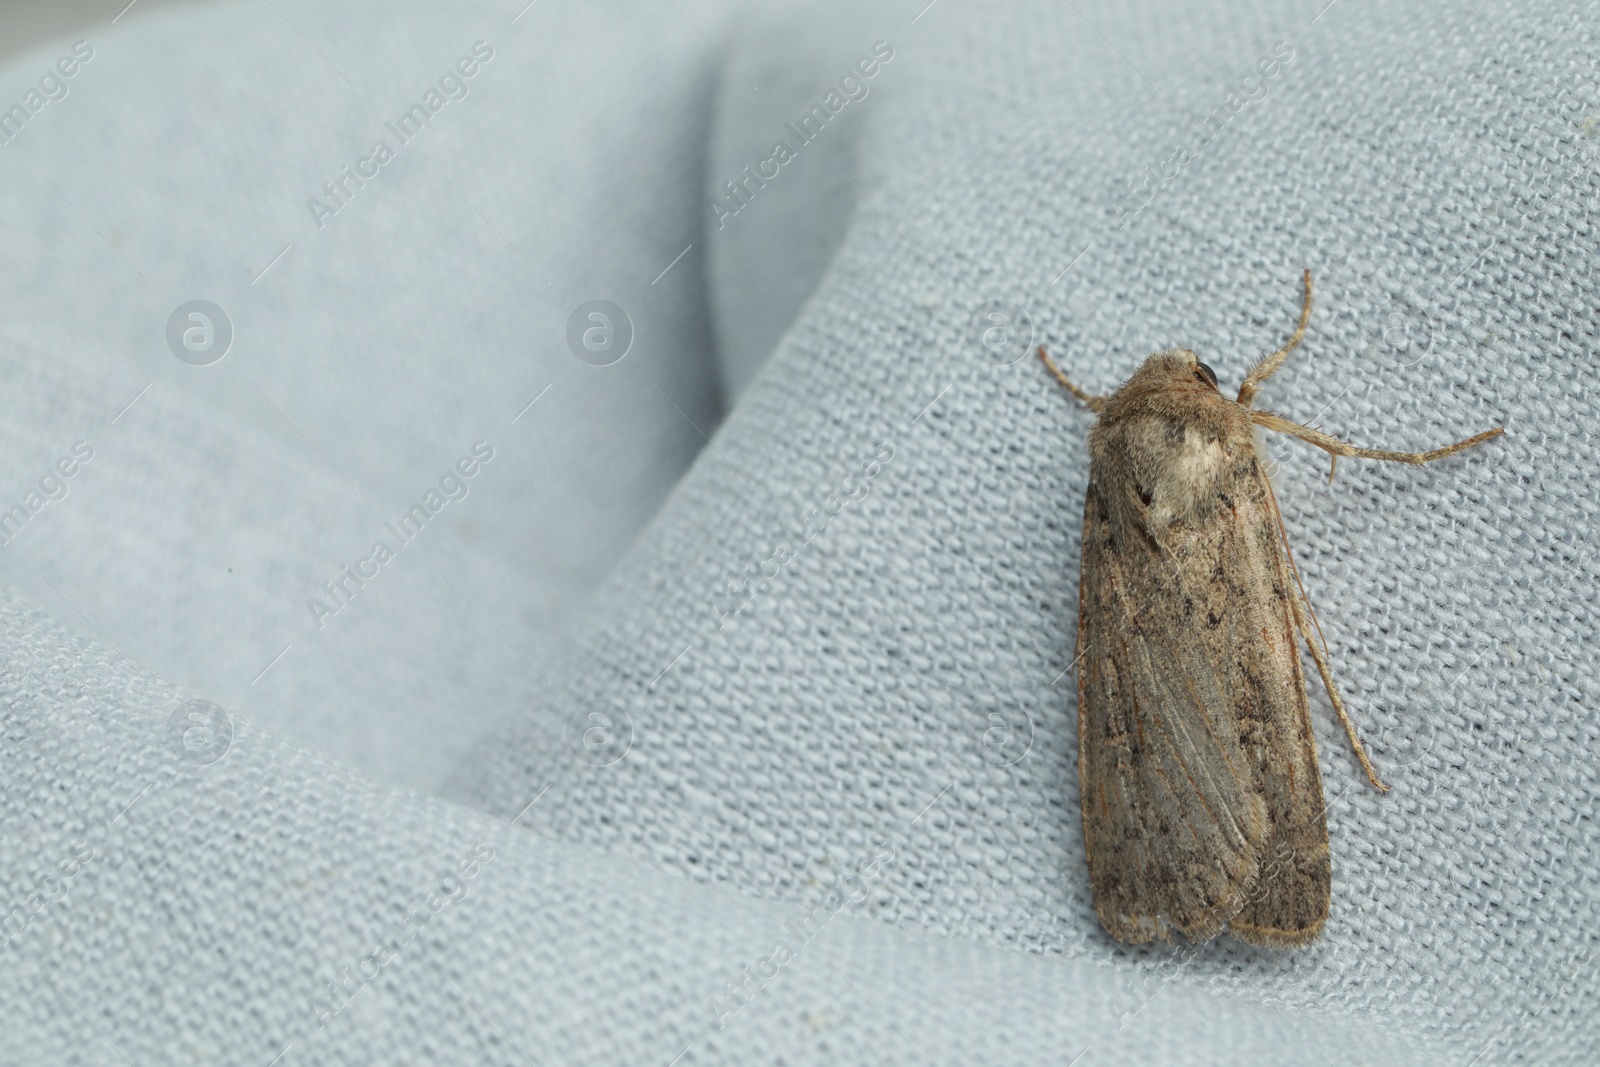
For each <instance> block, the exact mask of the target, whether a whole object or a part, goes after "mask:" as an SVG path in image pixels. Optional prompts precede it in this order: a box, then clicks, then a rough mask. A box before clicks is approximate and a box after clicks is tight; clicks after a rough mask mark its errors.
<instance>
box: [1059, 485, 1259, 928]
mask: <svg viewBox="0 0 1600 1067" xmlns="http://www.w3.org/2000/svg"><path fill="white" fill-rule="evenodd" d="M1090 483H1091V484H1090V488H1089V493H1088V496H1087V499H1086V500H1085V502H1084V523H1083V564H1082V567H1083V571H1082V578H1081V584H1080V589H1081V592H1080V601H1081V602H1080V614H1079V631H1080V641H1081V642H1082V648H1081V649H1080V651H1081V652H1082V654H1083V659H1082V663H1081V664H1080V666H1079V674H1078V776H1079V781H1078V789H1079V799H1080V804H1081V806H1082V809H1083V830H1084V844H1085V848H1086V851H1087V853H1088V860H1089V883H1090V887H1091V889H1092V890H1093V893H1094V905H1095V912H1096V914H1098V915H1099V917H1100V922H1101V924H1102V925H1103V926H1104V927H1105V928H1106V929H1107V930H1108V931H1109V932H1110V933H1111V934H1112V936H1114V937H1116V938H1117V939H1118V940H1121V941H1126V942H1130V943H1135V944H1137V943H1141V942H1145V941H1150V940H1152V939H1155V938H1162V939H1166V938H1167V937H1168V931H1169V928H1176V929H1177V930H1178V931H1180V932H1181V933H1182V934H1183V935H1184V936H1185V937H1188V938H1189V939H1191V940H1195V941H1200V940H1205V939H1206V938H1209V937H1211V936H1212V935H1213V934H1215V933H1217V932H1218V931H1219V930H1220V929H1221V928H1222V927H1223V925H1224V924H1225V923H1227V921H1228V920H1229V919H1231V918H1232V917H1233V916H1234V915H1235V914H1237V913H1238V912H1239V910H1240V909H1241V908H1242V907H1243V906H1244V904H1245V900H1246V897H1247V895H1248V893H1249V892H1250V891H1251V889H1252V887H1253V885H1254V883H1255V881H1256V876H1257V870H1258V863H1259V859H1260V857H1261V856H1262V854H1263V852H1264V850H1265V848H1266V843H1267V840H1268V838H1269V836H1270V832H1271V827H1270V825H1269V822H1268V808H1267V804H1266V802H1265V800H1264V798H1263V796H1262V792H1261V788H1260V784H1259V777H1258V774H1257V773H1256V772H1255V770H1254V769H1253V767H1252V763H1253V762H1254V759H1253V754H1249V753H1247V752H1246V750H1245V748H1244V746H1242V745H1241V743H1240V729H1239V723H1238V720H1237V718H1236V716H1235V713H1234V702H1233V700H1232V698H1231V695H1230V693H1229V689H1228V686H1229V680H1228V677H1227V672H1226V671H1225V670H1223V669H1219V664H1217V663H1216V662H1214V658H1213V654H1212V652H1211V647H1212V646H1211V644H1210V642H1208V641H1205V640H1202V639H1200V635H1199V633H1197V631H1198V630H1200V629H1202V628H1204V626H1205V625H1206V607H1207V606H1206V604H1205V603H1204V602H1203V599H1202V598H1201V597H1200V596H1198V595H1196V594H1197V593H1199V592H1200V591H1198V590H1193V589H1192V588H1191V587H1192V586H1193V585H1194V582H1195V577H1194V573H1195V572H1194V566H1195V565H1196V560H1195V558H1191V557H1199V556H1204V555H1216V556H1219V557H1222V556H1227V555H1230V554H1232V553H1234V552H1236V548H1235V546H1234V543H1235V542H1236V540H1237V531H1236V529H1235V528H1234V525H1233V524H1228V523H1216V524H1208V525H1207V526H1206V527H1205V528H1204V529H1202V530H1199V531H1195V532H1194V534H1193V536H1192V537H1191V538H1189V541H1192V542H1193V543H1187V542H1186V543H1184V544H1182V545H1179V546H1178V549H1179V551H1178V553H1177V554H1176V555H1174V554H1173V553H1171V552H1170V551H1169V547H1170V546H1158V545H1157V544H1156V543H1155V542H1154V541H1153V540H1152V539H1151V538H1150V537H1149V535H1148V534H1146V533H1145V532H1144V531H1143V530H1140V529H1136V528H1133V527H1131V526H1124V527H1122V529H1121V531H1120V533H1119V531H1118V529H1117V528H1116V527H1115V526H1114V524H1113V522H1112V520H1111V516H1110V513H1109V510H1108V509H1107V507H1106V503H1105V501H1104V500H1103V499H1102V498H1101V495H1100V487H1099V486H1098V485H1097V484H1096V479H1095V478H1094V477H1093V476H1092V473H1091V479H1090ZM1212 569H1213V568H1212V567H1211V566H1210V565H1207V566H1205V571H1204V573H1205V574H1206V576H1207V577H1208V578H1209V577H1210V575H1211V572H1212ZM1196 612H1198V618H1197V617H1196Z"/></svg>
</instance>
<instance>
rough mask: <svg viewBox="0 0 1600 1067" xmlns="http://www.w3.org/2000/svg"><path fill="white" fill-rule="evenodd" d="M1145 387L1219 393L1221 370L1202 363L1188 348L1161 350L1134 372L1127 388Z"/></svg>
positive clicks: (1140, 389)
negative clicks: (1218, 372)
mask: <svg viewBox="0 0 1600 1067" xmlns="http://www.w3.org/2000/svg"><path fill="white" fill-rule="evenodd" d="M1130 387H1131V388H1134V389H1136V390H1137V391H1139V392H1144V391H1145V390H1151V391H1154V390H1163V391H1165V390H1168V389H1176V390H1179V391H1182V392H1199V393H1202V394H1215V393H1217V372H1216V371H1214V370H1212V369H1211V368H1210V367H1208V366H1206V365H1205V364H1204V363H1202V362H1200V357H1198V356H1196V355H1195V354H1194V353H1193V352H1191V351H1189V350H1188V349H1187V348H1169V349H1167V350H1166V351H1165V352H1157V353H1156V354H1155V355H1153V356H1151V357H1150V358H1149V359H1147V360H1145V361H1144V363H1143V364H1142V365H1141V366H1140V367H1139V369H1138V370H1136V371H1134V372H1133V377H1132V378H1129V379H1128V384H1127V386H1124V388H1130Z"/></svg>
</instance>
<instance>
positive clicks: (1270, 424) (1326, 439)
mask: <svg viewBox="0 0 1600 1067" xmlns="http://www.w3.org/2000/svg"><path fill="white" fill-rule="evenodd" d="M1250 419H1251V421H1253V422H1254V423H1255V424H1256V425H1257V426H1264V427H1266V428H1267V429H1269V430H1277V431H1278V432H1279V433H1286V434H1288V435H1289V436H1290V437H1298V438H1300V440H1302V441H1305V442H1306V443H1307V444H1313V445H1316V446H1317V447H1318V448H1320V449H1322V450H1323V451H1324V452H1326V453H1328V455H1330V456H1332V457H1333V462H1332V464H1330V465H1329V467H1328V481H1330V482H1331V481H1333V472H1334V471H1335V470H1336V469H1337V468H1338V466H1339V457H1340V456H1354V457H1355V458H1356V459H1383V460H1388V461H1389V462H1390V463H1413V464H1416V465H1417V466H1421V465H1422V464H1424V463H1432V462H1433V461H1434V460H1436V459H1443V458H1444V457H1446V456H1453V455H1455V454H1456V453H1457V452H1460V451H1461V450H1462V449H1464V448H1471V447H1472V446H1473V445H1476V444H1482V443H1483V442H1484V441H1487V440H1489V438H1491V437H1499V436H1500V435H1501V434H1503V433H1505V432H1506V431H1505V430H1504V429H1503V428H1502V427H1499V426H1496V427H1495V428H1494V429H1492V430H1485V431H1483V432H1482V433H1476V434H1473V435H1472V436H1471V437H1469V438H1467V439H1466V440H1464V441H1457V442H1456V443H1455V444H1453V445H1445V446H1444V447H1443V448H1435V449H1434V450H1433V451H1431V452H1390V451H1388V450H1387V449H1382V448H1360V447H1357V446H1356V445H1352V444H1348V443H1347V442H1344V441H1341V440H1339V439H1338V438H1337V437H1334V436H1333V435H1332V434H1326V433H1323V432H1322V431H1321V430H1313V429H1312V428H1311V427H1309V426H1302V425H1301V424H1300V423H1298V422H1295V421H1293V420H1291V419H1286V418H1284V417H1283V416H1282V415H1274V414H1272V413H1271V412H1270V411H1252V412H1251V413H1250Z"/></svg>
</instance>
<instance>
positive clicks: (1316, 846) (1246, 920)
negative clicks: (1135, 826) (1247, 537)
mask: <svg viewBox="0 0 1600 1067" xmlns="http://www.w3.org/2000/svg"><path fill="white" fill-rule="evenodd" d="M1255 477H1256V481H1258V482H1259V485H1260V488H1259V489H1258V490H1254V491H1253V495H1254V499H1256V500H1257V501H1259V504H1258V505H1257V506H1258V507H1259V506H1261V505H1264V506H1265V507H1266V508H1267V509H1268V512H1269V514H1268V515H1267V516H1265V521H1267V522H1269V523H1270V524H1271V526H1272V530H1273V536H1272V538H1271V540H1272V544H1273V549H1274V550H1273V551H1272V552H1271V556H1272V559H1273V563H1274V566H1273V570H1272V599H1273V602H1274V604H1276V605H1277V610H1276V611H1275V613H1274V619H1275V621H1277V620H1281V621H1278V624H1277V626H1276V627H1275V628H1274V629H1272V630H1271V631H1270V632H1269V633H1268V635H1267V636H1265V637H1263V639H1262V641H1261V647H1262V656H1261V659H1262V660H1263V661H1264V662H1262V663H1260V664H1258V665H1257V668H1256V669H1257V670H1258V671H1259V672H1260V674H1261V675H1262V676H1263V677H1270V678H1273V679H1276V680H1277V682H1276V684H1275V685H1274V686H1272V687H1270V689H1269V688H1265V687H1264V688H1263V689H1262V690H1261V692H1260V694H1259V696H1258V697H1253V698H1252V705H1251V706H1250V707H1241V709H1240V719H1239V721H1240V726H1241V728H1250V727H1255V726H1257V725H1259V730H1260V738H1259V740H1258V741H1256V742H1254V743H1248V744H1247V747H1248V748H1249V749H1250V750H1251V751H1252V752H1254V753H1255V754H1256V758H1257V764H1258V767H1259V770H1260V775H1261V785H1262V790H1263V794H1264V795H1265V797H1266V801H1267V813H1268V817H1269V818H1270V819H1271V822H1272V838H1271V840H1270V842H1269V843H1268V845H1267V849H1266V851H1265V853H1264V854H1263V856H1262V859H1261V863H1260V877H1259V880H1258V881H1257V884H1256V887H1255V889H1254V890H1253V891H1252V892H1251V893H1250V895H1249V899H1248V900H1247V901H1246V903H1245V906H1244V908H1243V909H1241V910H1240V912H1239V914H1238V915H1236V916H1234V917H1233V920H1232V921H1231V922H1230V923H1229V924H1228V933H1229V934H1230V935H1232V936H1233V937H1236V938H1238V939H1239V940H1241V941H1248V942H1250V943H1251V944H1255V945H1266V946H1268V947H1271V948H1293V947H1294V946H1296V945H1304V944H1308V943H1310V942H1312V941H1315V940H1316V939H1317V937H1318V936H1319V935H1320V934H1321V933H1322V925H1323V923H1324V922H1325V921H1326V920H1327V918H1328V904H1329V896H1330V887H1331V884H1332V870H1331V868H1330V866H1329V858H1328V820H1327V814H1326V804H1325V802H1324V801H1323V797H1322V773H1321V771H1320V770H1319V769H1318V767H1317V743H1316V739H1315V738H1314V737H1313V736H1312V733H1311V709H1310V706H1309V705H1308V704H1307V701H1306V688H1305V679H1304V677H1303V676H1302V675H1301V671H1300V654H1299V645H1298V630H1297V627H1296V626H1295V622H1294V616H1293V606H1292V605H1291V604H1287V603H1285V601H1286V599H1289V598H1294V597H1297V596H1299V595H1300V589H1299V584H1298V582H1296V581H1295V577H1294V574H1293V571H1292V567H1291V564H1290V561H1289V543H1288V539H1287V537H1285V535H1284V532H1283V521H1282V519H1281V518H1280V517H1279V515H1278V504H1277V501H1276V500H1275V499H1274V497H1273V495H1272V486H1271V484H1270V483H1269V482H1268V480H1267V477H1266V475H1265V473H1264V472H1260V471H1258V472H1257V473H1256V476H1255ZM1252 510H1253V511H1254V508H1253V509H1252ZM1253 519H1256V517H1255V516H1253ZM1263 551H1266V550H1265V547H1264V548H1263ZM1284 609H1287V611H1285V610H1284Z"/></svg>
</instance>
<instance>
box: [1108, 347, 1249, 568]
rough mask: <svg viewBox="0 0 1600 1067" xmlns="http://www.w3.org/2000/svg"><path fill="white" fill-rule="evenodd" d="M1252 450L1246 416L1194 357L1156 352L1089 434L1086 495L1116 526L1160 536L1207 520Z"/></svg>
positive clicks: (1182, 351) (1177, 351)
mask: <svg viewBox="0 0 1600 1067" xmlns="http://www.w3.org/2000/svg"><path fill="white" fill-rule="evenodd" d="M1254 448H1255V446H1254V438H1253V436H1252V433H1251V423H1250V417H1249V415H1248V413H1246V412H1245V410H1244V408H1242V407H1241V406H1240V405H1239V404H1237V403H1235V402H1234V401H1233V400H1230V399H1228V398H1227V397H1225V396H1223V395H1222V394H1221V393H1219V392H1218V391H1217V389H1216V387H1215V386H1213V385H1212V384H1211V383H1210V381H1209V380H1208V379H1207V377H1206V376H1204V375H1203V374H1202V373H1201V371H1200V364H1199V363H1198V361H1197V360H1196V359H1195V355H1194V353H1193V352H1190V351H1188V350H1187V349H1172V350H1170V351H1166V352H1157V353H1156V354H1155V355H1153V356H1151V357H1150V358H1149V359H1147V360H1145V362H1144V364H1143V365H1142V366H1141V367H1140V368H1139V369H1138V370H1137V371H1136V372H1135V373H1134V375H1133V377H1131V378H1129V379H1128V381H1127V383H1126V384H1125V385H1123V387H1122V388H1121V389H1119V390H1117V392H1116V393H1115V394H1114V395H1113V396H1112V397H1111V399H1110V400H1108V401H1107V402H1106V406H1105V407H1104V408H1103V409H1102V410H1101V412H1100V418H1099V420H1098V421H1097V422H1096V423H1095V425H1094V429H1093V430H1091V431H1090V434H1089V455H1090V469H1089V480H1090V483H1091V492H1095V491H1098V493H1099V495H1100V498H1101V499H1102V500H1103V501H1104V502H1105V504H1106V507H1107V509H1108V510H1109V511H1110V513H1111V516H1112V519H1113V522H1114V523H1115V524H1116V525H1117V526H1118V527H1119V528H1120V527H1122V526H1124V525H1125V524H1127V523H1133V524H1135V525H1137V526H1140V527H1143V528H1144V529H1146V530H1147V531H1149V533H1150V534H1151V535H1152V536H1156V537H1159V536H1160V535H1161V534H1162V533H1164V532H1165V531H1166V530H1167V529H1168V528H1169V527H1172V526H1175V525H1183V524H1186V523H1188V524H1192V523H1197V522H1203V521H1205V520H1206V519H1207V518H1208V517H1209V516H1210V515H1211V514H1212V513H1213V512H1214V511H1215V510H1216V509H1217V507H1219V506H1221V505H1222V504H1223V501H1222V499H1221V497H1222V495H1225V494H1223V493H1222V490H1223V488H1224V487H1225V485H1226V483H1227V482H1228V481H1230V480H1231V479H1232V478H1233V477H1235V474H1234V472H1235V470H1236V469H1237V467H1238V465H1239V464H1240V462H1241V461H1245V460H1247V459H1248V457H1250V456H1252V455H1253V454H1254Z"/></svg>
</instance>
